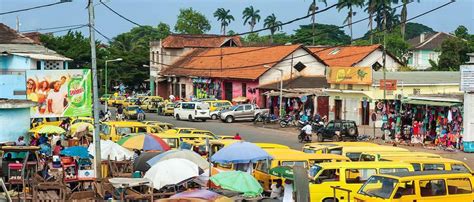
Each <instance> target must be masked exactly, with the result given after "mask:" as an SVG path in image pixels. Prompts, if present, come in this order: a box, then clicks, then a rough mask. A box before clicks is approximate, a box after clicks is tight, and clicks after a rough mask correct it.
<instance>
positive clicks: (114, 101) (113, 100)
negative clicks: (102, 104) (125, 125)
mask: <svg viewBox="0 0 474 202" xmlns="http://www.w3.org/2000/svg"><path fill="white" fill-rule="evenodd" d="M125 100H126V98H125V97H124V96H112V97H110V98H109V100H107V105H108V106H118V105H122V104H123V102H124V101H125Z"/></svg>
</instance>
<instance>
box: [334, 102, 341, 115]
mask: <svg viewBox="0 0 474 202" xmlns="http://www.w3.org/2000/svg"><path fill="white" fill-rule="evenodd" d="M341 111H342V100H334V119H336V120H341Z"/></svg>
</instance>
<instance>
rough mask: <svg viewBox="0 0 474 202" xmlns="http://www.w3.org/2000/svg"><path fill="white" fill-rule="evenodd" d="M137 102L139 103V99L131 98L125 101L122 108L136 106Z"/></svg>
mask: <svg viewBox="0 0 474 202" xmlns="http://www.w3.org/2000/svg"><path fill="white" fill-rule="evenodd" d="M137 102H138V98H132V97H129V98H127V99H125V100H124V101H123V103H122V106H123V107H124V108H126V107H128V106H136V104H137Z"/></svg>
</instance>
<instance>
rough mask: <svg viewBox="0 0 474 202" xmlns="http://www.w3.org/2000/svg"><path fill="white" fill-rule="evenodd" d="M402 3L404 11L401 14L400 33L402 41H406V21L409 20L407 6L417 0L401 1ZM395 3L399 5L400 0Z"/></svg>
mask: <svg viewBox="0 0 474 202" xmlns="http://www.w3.org/2000/svg"><path fill="white" fill-rule="evenodd" d="M400 1H401V2H402V4H403V6H402V11H401V12H400V20H401V24H400V31H401V33H402V39H405V30H406V21H407V18H408V8H407V5H408V4H409V3H411V2H413V1H415V0H400ZM417 1H418V2H420V0H417ZM395 3H398V0H395Z"/></svg>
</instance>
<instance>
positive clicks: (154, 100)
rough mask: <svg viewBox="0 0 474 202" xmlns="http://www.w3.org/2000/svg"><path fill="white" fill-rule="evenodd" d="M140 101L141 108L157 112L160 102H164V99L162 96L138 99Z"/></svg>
mask: <svg viewBox="0 0 474 202" xmlns="http://www.w3.org/2000/svg"><path fill="white" fill-rule="evenodd" d="M138 99H140V102H141V105H140V107H141V108H142V109H143V110H145V111H148V112H152V111H156V110H157V109H158V105H159V104H160V102H163V98H162V97H160V96H144V97H138Z"/></svg>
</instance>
